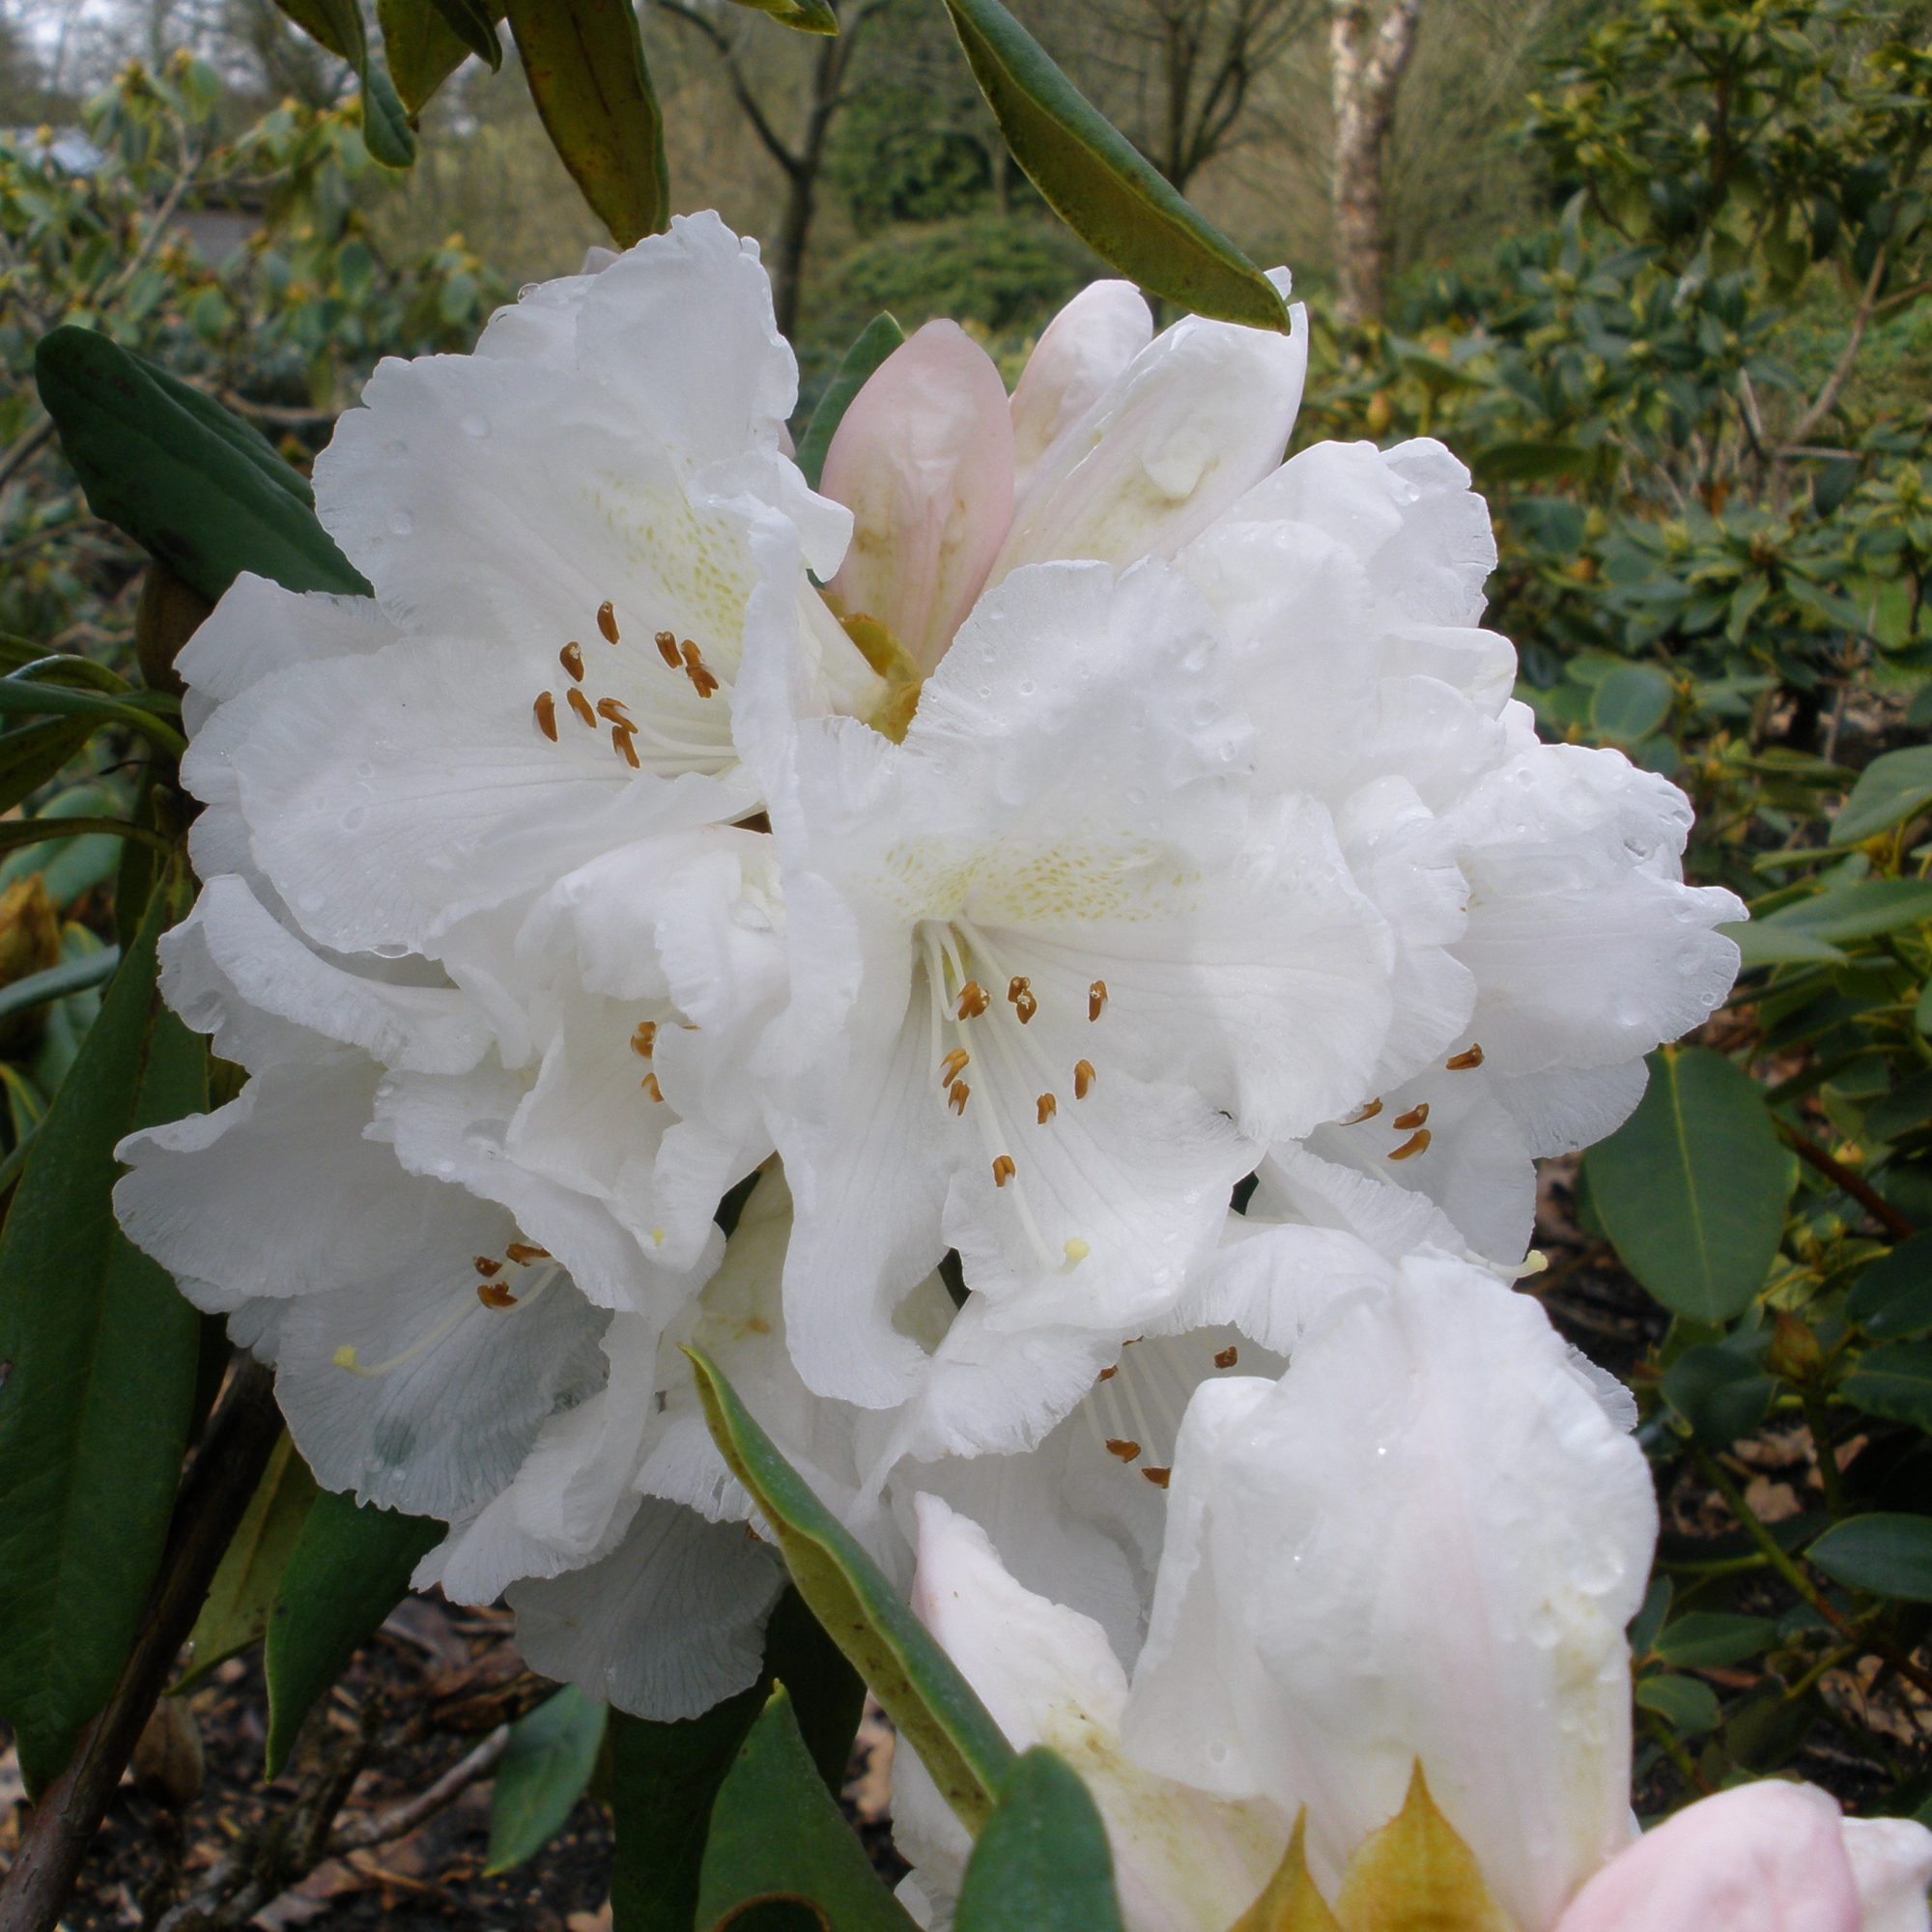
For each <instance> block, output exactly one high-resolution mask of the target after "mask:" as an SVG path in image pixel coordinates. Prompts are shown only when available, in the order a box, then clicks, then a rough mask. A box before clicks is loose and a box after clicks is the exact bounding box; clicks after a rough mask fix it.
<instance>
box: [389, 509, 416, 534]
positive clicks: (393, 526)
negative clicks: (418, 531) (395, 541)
mask: <svg viewBox="0 0 1932 1932" xmlns="http://www.w3.org/2000/svg"><path fill="white" fill-rule="evenodd" d="M415 526H416V520H415V519H414V518H413V517H412V516H411V515H410V513H409V512H408V511H407V510H398V511H397V512H396V514H395V515H394V516H393V517H391V518H390V519H389V529H390V532H391V533H392V534H393V535H395V536H399V537H406V536H408V535H409V533H410V532H411V531H412V529H414V528H415Z"/></svg>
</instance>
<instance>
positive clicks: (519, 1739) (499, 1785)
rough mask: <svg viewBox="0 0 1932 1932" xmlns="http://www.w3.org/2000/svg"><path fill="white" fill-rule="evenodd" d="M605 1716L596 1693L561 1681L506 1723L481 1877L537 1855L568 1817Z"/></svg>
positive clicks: (599, 1743)
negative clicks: (487, 1852)
mask: <svg viewBox="0 0 1932 1932" xmlns="http://www.w3.org/2000/svg"><path fill="white" fill-rule="evenodd" d="M609 1715H610V1714H609V1712H608V1711H607V1710H606V1709H605V1707H604V1706H603V1705H602V1704H600V1703H598V1702H597V1701H596V1700H595V1699H594V1698H591V1697H586V1696H585V1695H584V1694H583V1692H582V1690H578V1689H577V1687H576V1686H575V1685H567V1686H566V1687H565V1688H564V1689H563V1690H559V1691H558V1692H557V1693H556V1695H555V1696H554V1697H548V1698H546V1699H545V1700H544V1701H543V1702H542V1703H541V1704H539V1705H538V1706H537V1707H536V1709H535V1710H534V1711H530V1712H526V1714H525V1715H524V1716H523V1717H521V1718H519V1719H517V1721H516V1722H515V1723H514V1724H513V1725H512V1726H511V1727H510V1743H509V1747H508V1748H507V1749H506V1750H505V1751H504V1753H503V1758H502V1762H501V1763H500V1764H499V1765H498V1766H497V1777H496V1782H495V1785H494V1787H493V1788H492V1791H491V1796H490V1856H489V1860H488V1861H487V1862H486V1863H485V1865H484V1867H483V1875H484V1877H485V1878H494V1877H496V1876H497V1873H499V1872H506V1871H509V1870H511V1869H512V1868H513V1867H514V1866H517V1865H520V1864H522V1863H523V1862H524V1861H525V1860H526V1859H528V1858H533V1857H535V1855H536V1854H537V1853H538V1852H540V1851H542V1850H543V1848H544V1847H545V1846H546V1845H547V1844H549V1843H550V1841H551V1840H552V1839H553V1838H554V1837H555V1836H556V1834H557V1833H559V1832H560V1831H562V1830H563V1828H564V1826H565V1825H567V1824H568V1823H569V1822H570V1814H571V1813H572V1812H573V1811H574V1810H575V1809H576V1808H577V1801H578V1800H579V1799H580V1798H582V1796H583V1794H584V1792H585V1791H586V1790H587V1789H588V1788H589V1784H590V1774H591V1773H592V1772H593V1771H595V1770H596V1768H597V1753H598V1751H599V1750H600V1749H602V1747H603V1744H604V1727H605V1723H606V1720H607V1719H608V1717H609Z"/></svg>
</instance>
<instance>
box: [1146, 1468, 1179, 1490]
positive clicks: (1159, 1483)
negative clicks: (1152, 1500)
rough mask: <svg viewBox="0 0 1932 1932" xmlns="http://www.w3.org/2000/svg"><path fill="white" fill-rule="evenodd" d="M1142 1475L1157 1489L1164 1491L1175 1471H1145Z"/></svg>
mask: <svg viewBox="0 0 1932 1932" xmlns="http://www.w3.org/2000/svg"><path fill="white" fill-rule="evenodd" d="M1141 1474H1142V1475H1144V1476H1145V1477H1146V1478H1147V1479H1148V1481H1149V1482H1151V1484H1152V1485H1153V1486H1154V1488H1155V1489H1157V1490H1164V1489H1166V1488H1167V1486H1168V1483H1169V1481H1170V1480H1171V1479H1172V1477H1173V1475H1174V1471H1173V1470H1172V1469H1143V1470H1142V1471H1141Z"/></svg>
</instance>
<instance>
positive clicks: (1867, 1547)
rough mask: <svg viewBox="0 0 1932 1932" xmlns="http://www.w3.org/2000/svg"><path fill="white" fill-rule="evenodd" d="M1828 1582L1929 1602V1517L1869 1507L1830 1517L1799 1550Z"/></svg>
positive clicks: (1931, 1572) (1931, 1576)
mask: <svg viewBox="0 0 1932 1932" xmlns="http://www.w3.org/2000/svg"><path fill="white" fill-rule="evenodd" d="M1804 1555H1805V1559H1806V1560H1807V1561H1808V1562H1810V1563H1812V1564H1814V1565H1816V1567H1817V1568H1818V1569H1820V1570H1822V1571H1823V1572H1824V1573H1825V1575H1826V1576H1828V1577H1831V1579H1832V1580H1833V1582H1834V1583H1843V1584H1845V1585H1846V1586H1847V1587H1848V1588H1850V1589H1854V1590H1869V1591H1870V1592H1871V1593H1872V1594H1873V1595H1874V1596H1880V1597H1903V1598H1905V1599H1906V1601H1907V1602H1909V1603H1914V1604H1932V1517H1923V1516H1907V1515H1904V1514H1901V1513H1894V1512H1889V1511H1875V1512H1874V1513H1873V1514H1871V1515H1870V1516H1855V1517H1851V1518H1848V1519H1847V1520H1845V1521H1843V1522H1836V1523H1833V1525H1832V1527H1831V1528H1830V1529H1828V1530H1827V1531H1826V1532H1825V1533H1824V1535H1823V1536H1821V1537H1820V1538H1819V1539H1818V1540H1817V1542H1816V1543H1814V1544H1813V1545H1812V1546H1811V1547H1810V1548H1808V1549H1807V1550H1806V1551H1805V1552H1804Z"/></svg>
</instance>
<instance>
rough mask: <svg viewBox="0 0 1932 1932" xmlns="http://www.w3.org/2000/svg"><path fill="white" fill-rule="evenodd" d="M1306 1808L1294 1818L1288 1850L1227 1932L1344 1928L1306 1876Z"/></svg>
mask: <svg viewBox="0 0 1932 1932" xmlns="http://www.w3.org/2000/svg"><path fill="white" fill-rule="evenodd" d="M1307 1836H1308V1809H1307V1807H1306V1806H1305V1805H1304V1806H1303V1807H1302V1809H1301V1810H1300V1812H1299V1813H1298V1814H1297V1815H1296V1817H1295V1820H1294V1830H1293V1833H1291V1834H1290V1836H1289V1840H1288V1850H1287V1851H1286V1852H1284V1853H1283V1854H1282V1859H1281V1863H1280V1864H1279V1865H1278V1866H1277V1867H1276V1868H1275V1874H1274V1876H1273V1877H1272V1878H1271V1879H1269V1880H1268V1882H1267V1885H1266V1887H1265V1889H1264V1890H1263V1892H1262V1895H1261V1896H1260V1897H1259V1898H1258V1899H1256V1900H1255V1902H1254V1903H1253V1904H1252V1905H1251V1906H1249V1907H1248V1909H1247V1910H1246V1911H1245V1912H1244V1913H1242V1914H1241V1916H1240V1917H1239V1918H1237V1919H1236V1920H1235V1922H1234V1924H1232V1925H1231V1926H1229V1928H1228V1932H1343V1926H1342V1922H1341V1920H1340V1919H1338V1918H1336V1917H1335V1915H1334V1914H1333V1913H1332V1912H1330V1911H1329V1909H1328V1902H1327V1900H1326V1899H1324V1898H1323V1897H1322V1896H1321V1892H1320V1891H1318V1890H1317V1889H1316V1887H1315V1881H1314V1879H1313V1878H1311V1877H1310V1876H1309V1871H1308V1852H1307V1848H1306V1839H1307Z"/></svg>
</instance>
